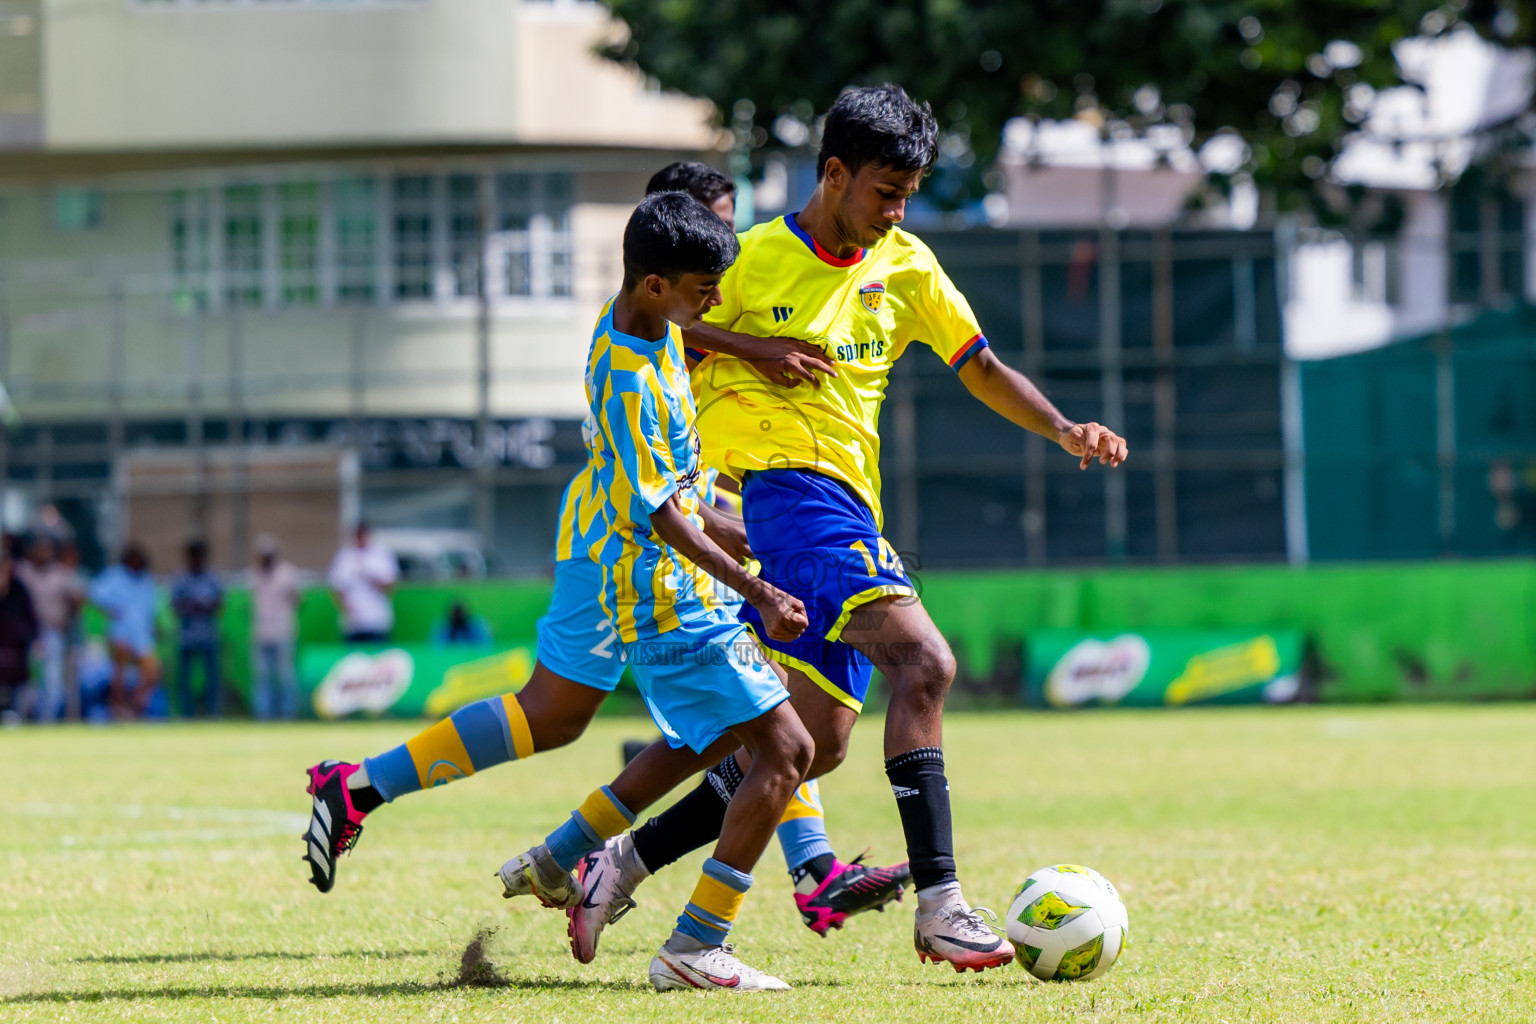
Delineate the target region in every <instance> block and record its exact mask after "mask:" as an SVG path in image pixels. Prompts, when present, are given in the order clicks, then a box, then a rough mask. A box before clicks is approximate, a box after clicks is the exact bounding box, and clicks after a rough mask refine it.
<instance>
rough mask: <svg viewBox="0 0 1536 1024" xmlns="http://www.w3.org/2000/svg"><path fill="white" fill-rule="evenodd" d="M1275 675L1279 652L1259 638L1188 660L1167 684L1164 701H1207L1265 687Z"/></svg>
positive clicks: (1270, 642) (1271, 640)
mask: <svg viewBox="0 0 1536 1024" xmlns="http://www.w3.org/2000/svg"><path fill="white" fill-rule="evenodd" d="M1279 671H1280V650H1279V648H1277V647H1276V646H1275V638H1274V637H1271V636H1261V637H1258V638H1256V639H1254V640H1245V641H1243V642H1242V643H1240V644H1232V645H1230V646H1228V647H1218V648H1217V649H1216V650H1214V651H1207V652H1206V653H1204V654H1197V655H1195V656H1194V657H1193V658H1190V659H1189V662H1188V663H1187V664H1186V665H1185V666H1184V671H1183V672H1181V673H1180V674H1179V677H1178V678H1177V679H1175V680H1174V681H1173V682H1171V683H1169V684H1168V691H1167V693H1166V695H1165V696H1164V699H1165V700H1166V701H1167V702H1168V703H1169V704H1189V703H1192V702H1194V701H1197V700H1209V699H1211V698H1212V697H1219V696H1221V695H1222V694H1224V693H1231V692H1233V691H1234V690H1241V689H1243V688H1244V687H1247V686H1254V685H1256V684H1258V683H1267V682H1269V681H1270V680H1271V679H1273V678H1275V674H1276V673H1278V672H1279Z"/></svg>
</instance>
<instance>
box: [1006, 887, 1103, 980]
mask: <svg viewBox="0 0 1536 1024" xmlns="http://www.w3.org/2000/svg"><path fill="white" fill-rule="evenodd" d="M1130 936H1131V922H1130V918H1129V917H1128V916H1127V914H1126V912H1125V904H1124V903H1122V902H1120V893H1118V892H1117V891H1116V890H1115V887H1114V886H1113V885H1111V884H1110V882H1109V879H1107V878H1105V877H1104V876H1103V875H1101V874H1099V873H1098V872H1097V871H1095V870H1093V869H1092V868H1085V867H1079V866H1078V865H1076V864H1057V865H1055V866H1054V867H1048V868H1041V869H1040V870H1039V871H1036V872H1035V873H1034V874H1032V875H1030V876H1029V877H1028V878H1027V879H1025V880H1024V884H1023V885H1021V886H1019V891H1018V892H1017V893H1015V894H1014V897H1013V905H1012V906H1010V907H1009V908H1008V941H1009V942H1011V943H1013V949H1014V952H1015V953H1016V954H1017V959H1018V962H1019V966H1021V967H1023V968H1024V969H1025V970H1026V971H1028V972H1029V973H1030V974H1033V975H1034V976H1035V977H1037V978H1039V979H1040V980H1041V981H1087V980H1089V979H1090V978H1097V977H1099V976H1100V975H1102V974H1104V973H1105V972H1106V971H1108V970H1109V969H1110V967H1111V966H1112V965H1113V964H1114V962H1115V958H1116V957H1118V956H1119V955H1120V951H1121V950H1123V949H1124V948H1125V947H1126V944H1127V943H1128V942H1129V941H1130Z"/></svg>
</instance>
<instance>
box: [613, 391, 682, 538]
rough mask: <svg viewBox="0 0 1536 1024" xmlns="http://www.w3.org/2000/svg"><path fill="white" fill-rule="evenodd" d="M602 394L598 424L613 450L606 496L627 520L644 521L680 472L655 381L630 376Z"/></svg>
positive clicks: (668, 492) (676, 482) (673, 490)
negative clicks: (659, 406) (611, 481)
mask: <svg viewBox="0 0 1536 1024" xmlns="http://www.w3.org/2000/svg"><path fill="white" fill-rule="evenodd" d="M614 384H615V386H614V387H613V388H612V390H611V391H610V392H609V394H608V396H607V397H606V398H605V400H604V402H603V407H602V416H601V417H600V423H599V426H600V427H601V429H602V432H603V437H604V439H605V440H606V441H607V442H608V445H609V450H610V451H612V452H613V457H614V466H613V487H612V488H610V490H609V493H608V500H609V501H611V502H612V503H613V506H614V509H615V510H616V511H617V512H618V513H619V514H620V515H622V516H624V517H625V518H626V519H628V520H629V521H630V522H632V523H644V522H646V521H647V520H649V518H650V516H651V513H652V512H655V511H656V510H657V509H659V508H661V506H662V505H664V504H666V502H667V499H668V498H670V497H672V495H673V494H675V493H676V492H677V489H678V487H679V485H680V483H681V474H680V473H679V472H678V468H677V466H676V464H675V462H674V461H673V458H672V449H671V447H670V446H669V445H668V443H667V434H666V429H665V424H664V423H663V422H662V415H661V412H660V411H659V410H658V408H657V401H656V392H655V387H654V385H655V382H654V381H653V380H651V379H650V378H649V377H648V376H647V375H642V374H634V375H632V377H631V378H630V379H629V380H627V381H625V382H624V384H623V385H622V386H620V385H619V381H618V380H617V379H614Z"/></svg>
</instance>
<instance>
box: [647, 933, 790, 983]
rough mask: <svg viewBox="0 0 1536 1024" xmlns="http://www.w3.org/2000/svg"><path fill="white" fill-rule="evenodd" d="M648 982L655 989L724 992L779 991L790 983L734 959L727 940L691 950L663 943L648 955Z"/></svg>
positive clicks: (733, 953) (733, 952) (732, 950)
mask: <svg viewBox="0 0 1536 1024" xmlns="http://www.w3.org/2000/svg"><path fill="white" fill-rule="evenodd" d="M651 984H652V985H654V986H656V991H658V992H667V991H670V990H672V989H721V990H724V991H727V992H730V991H735V992H768V991H772V992H778V991H788V990H789V986H788V985H786V984H785V983H784V982H782V981H780V980H779V979H778V978H775V977H774V976H773V975H771V974H764V973H763V972H762V971H760V970H758V969H757V968H756V967H748V966H747V965H746V964H744V963H742V962H741V961H740V960H738V959H736V955H735V951H734V949H733V948H732V946H731V944H730V943H726V944H725V945H723V946H706V947H705V948H703V949H700V950H697V951H695V952H692V953H683V952H679V951H677V950H674V949H673V948H672V947H671V943H670V942H668V944H667V945H665V946H662V947H661V949H660V951H658V952H657V954H656V955H655V956H654V957H652V958H651Z"/></svg>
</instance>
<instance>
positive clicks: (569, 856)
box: [544, 786, 635, 871]
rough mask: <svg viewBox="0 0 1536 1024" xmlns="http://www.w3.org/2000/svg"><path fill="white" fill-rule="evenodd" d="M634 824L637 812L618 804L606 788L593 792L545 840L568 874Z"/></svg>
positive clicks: (553, 855) (552, 854) (611, 792)
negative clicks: (586, 857)
mask: <svg viewBox="0 0 1536 1024" xmlns="http://www.w3.org/2000/svg"><path fill="white" fill-rule="evenodd" d="M634 823H635V813H634V812H633V811H631V810H630V809H629V808H628V807H625V806H624V805H623V804H621V803H619V798H618V797H616V796H614V795H613V790H611V789H609V788H608V787H607V786H604V787H602V788H601V789H594V790H593V791H592V793H591V795H590V796H588V797H587V798H586V799H585V800H583V801H582V802H581V806H580V807H578V808H576V809H575V810H574V811H572V812H571V818H570V820H569V821H567V822H566V823H565V824H564V825H561V826H560V827H559V828H557V829H555V830H554V831H553V832H551V833H550V834H549V838H548V839H546V840H544V845H546V846H548V847H549V855H550V856H551V857H553V858H554V861H555V863H556V864H559V865H560V866H561V867H562V868H564V869H565V870H566V871H570V870H571V869H573V868H574V867H576V862H577V861H579V860H581V858H583V857H585V856H586V855H587V854H589V853H591V852H592V851H593V850H595V849H597V848H598V847H600V846H602V845H603V844H604V843H606V842H607V841H608V840H610V839H612V838H613V837H614V836H616V835H618V834H619V833H620V832H623V831H624V830H625V829H627V828H629V826H631V825H633V824H634Z"/></svg>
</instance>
